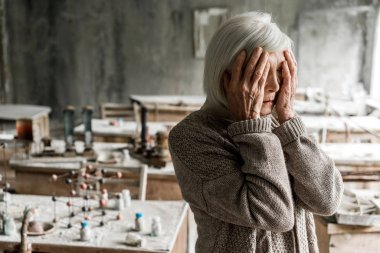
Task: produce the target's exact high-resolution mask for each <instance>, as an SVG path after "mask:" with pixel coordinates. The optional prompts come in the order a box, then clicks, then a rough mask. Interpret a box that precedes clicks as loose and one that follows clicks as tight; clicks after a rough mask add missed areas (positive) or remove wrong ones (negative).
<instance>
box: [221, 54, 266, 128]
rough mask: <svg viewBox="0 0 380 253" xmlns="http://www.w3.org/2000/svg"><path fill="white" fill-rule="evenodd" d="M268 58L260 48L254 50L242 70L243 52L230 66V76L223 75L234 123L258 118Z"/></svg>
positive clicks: (244, 57) (225, 73) (244, 55)
mask: <svg viewBox="0 0 380 253" xmlns="http://www.w3.org/2000/svg"><path fill="white" fill-rule="evenodd" d="M268 56H269V54H268V52H264V51H263V49H262V48H260V47H259V48H255V49H254V50H253V53H252V56H251V58H250V59H249V62H248V63H247V66H246V67H245V69H244V67H243V65H244V61H245V59H246V52H245V51H244V50H243V51H242V52H240V53H239V55H238V56H237V57H236V60H235V62H234V63H233V65H232V73H231V75H230V74H229V73H228V72H227V71H225V72H224V74H223V85H224V92H225V94H226V98H227V102H228V107H229V110H230V112H231V114H232V116H233V117H234V119H235V120H236V121H242V120H248V119H257V118H260V111H261V107H262V104H263V99H264V87H265V83H266V79H267V76H268V72H269V68H270V65H269V63H268Z"/></svg>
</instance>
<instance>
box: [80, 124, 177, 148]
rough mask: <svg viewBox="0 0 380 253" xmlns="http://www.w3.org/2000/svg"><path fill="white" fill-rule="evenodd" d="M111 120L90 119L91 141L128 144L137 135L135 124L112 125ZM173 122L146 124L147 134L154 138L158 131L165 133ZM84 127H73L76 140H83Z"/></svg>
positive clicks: (81, 125)
mask: <svg viewBox="0 0 380 253" xmlns="http://www.w3.org/2000/svg"><path fill="white" fill-rule="evenodd" d="M112 122H113V121H112V120H107V119H92V121H91V123H92V131H93V139H94V141H96V142H118V143H129V142H131V140H132V139H133V138H135V137H136V136H138V135H139V131H138V129H137V127H138V126H137V123H136V122H134V121H126V122H123V124H122V125H118V126H115V125H112ZM175 124H176V123H175V122H148V128H149V134H150V135H151V136H154V135H155V134H156V133H157V132H158V131H167V130H168V129H170V128H171V127H173V126H174V125H175ZM83 133H84V125H83V124H80V125H79V126H77V127H75V129H74V134H75V137H76V139H79V140H83V139H84V134H83Z"/></svg>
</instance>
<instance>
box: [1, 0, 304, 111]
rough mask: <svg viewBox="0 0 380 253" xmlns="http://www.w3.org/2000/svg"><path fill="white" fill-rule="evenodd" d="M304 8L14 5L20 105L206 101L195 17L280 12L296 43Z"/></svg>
mask: <svg viewBox="0 0 380 253" xmlns="http://www.w3.org/2000/svg"><path fill="white" fill-rule="evenodd" d="M300 2H302V1H299V0H289V1H282V0H274V1H267V0H258V1H253V0H251V1H249V0H236V1H227V0H219V1H216V0H91V1H87V0H8V1H7V2H6V3H7V9H6V11H7V20H8V32H9V39H10V43H9V45H10V58H11V70H12V77H13V86H12V87H13V92H12V99H11V100H12V102H15V103H32V104H44V105H49V106H51V107H52V108H53V116H54V117H59V116H60V113H61V110H62V108H63V107H64V106H65V105H67V104H74V105H76V106H79V107H80V106H82V105H85V104H92V105H94V106H97V105H99V104H100V103H102V102H109V101H112V102H126V101H128V95H129V94H203V91H202V74H203V60H199V59H195V58H194V56H193V41H192V40H193V20H192V15H193V10H194V9H195V8H205V7H214V6H222V7H228V8H230V10H231V14H232V15H233V14H237V13H241V12H246V11H250V10H265V11H268V12H272V13H273V16H274V19H275V20H276V21H277V22H278V23H279V24H280V26H281V27H282V28H283V29H284V31H285V32H287V33H290V35H291V36H293V35H294V34H295V33H294V31H295V24H296V19H297V12H298V10H299V8H300Z"/></svg>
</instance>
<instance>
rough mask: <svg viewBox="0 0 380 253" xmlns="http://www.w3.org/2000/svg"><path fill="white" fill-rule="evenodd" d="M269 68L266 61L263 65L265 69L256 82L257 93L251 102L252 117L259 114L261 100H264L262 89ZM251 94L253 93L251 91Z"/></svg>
mask: <svg viewBox="0 0 380 253" xmlns="http://www.w3.org/2000/svg"><path fill="white" fill-rule="evenodd" d="M269 70H270V64H269V62H267V64H266V65H265V69H264V73H263V75H262V77H261V79H260V81H259V83H258V86H259V87H258V91H257V92H258V94H257V95H256V100H255V101H254V102H253V115H254V117H259V116H260V111H261V107H262V105H263V101H264V91H265V84H266V82H267V77H268V73H269ZM252 91H253V89H252V90H251V92H252ZM251 95H253V94H252V93H251Z"/></svg>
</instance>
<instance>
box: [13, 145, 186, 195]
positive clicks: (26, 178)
mask: <svg viewBox="0 0 380 253" xmlns="http://www.w3.org/2000/svg"><path fill="white" fill-rule="evenodd" d="M122 147H125V144H121V143H96V142H95V143H94V149H95V152H97V153H100V152H113V150H115V149H120V148H122ZM117 154H118V155H120V156H121V157H119V158H118V163H119V164H124V165H131V166H135V165H136V164H138V163H139V161H137V160H135V159H133V158H131V159H129V160H127V161H124V160H122V159H123V158H122V156H123V154H122V153H120V152H117ZM115 156H116V154H115ZM75 159H78V160H77V161H72V162H63V161H62V160H61V159H60V160H61V161H56V162H54V159H50V161H49V162H46V161H45V162H44V161H41V159H38V158H37V159H28V160H23V159H17V158H13V159H11V161H10V167H11V169H12V170H14V171H15V173H16V179H17V180H16V182H15V186H14V187H15V189H16V192H18V193H22V194H40V195H51V193H52V191H53V190H56V192H57V194H58V195H62V196H67V195H68V194H69V191H68V190H67V185H66V184H65V183H64V182H61V181H59V182H56V183H54V182H51V180H50V178H51V176H52V175H53V174H57V175H60V174H64V173H67V172H70V171H72V170H79V169H80V163H81V161H83V160H84V158H83V157H78V158H75ZM122 189H123V185H118V184H115V185H114V186H113V191H121V190H122ZM146 197H147V199H150V200H182V199H183V198H182V194H181V190H180V188H179V185H178V182H177V178H176V176H175V173H174V167H173V164H172V163H168V164H167V166H166V167H165V168H161V169H156V168H152V167H149V168H148V183H147V196H146Z"/></svg>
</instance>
